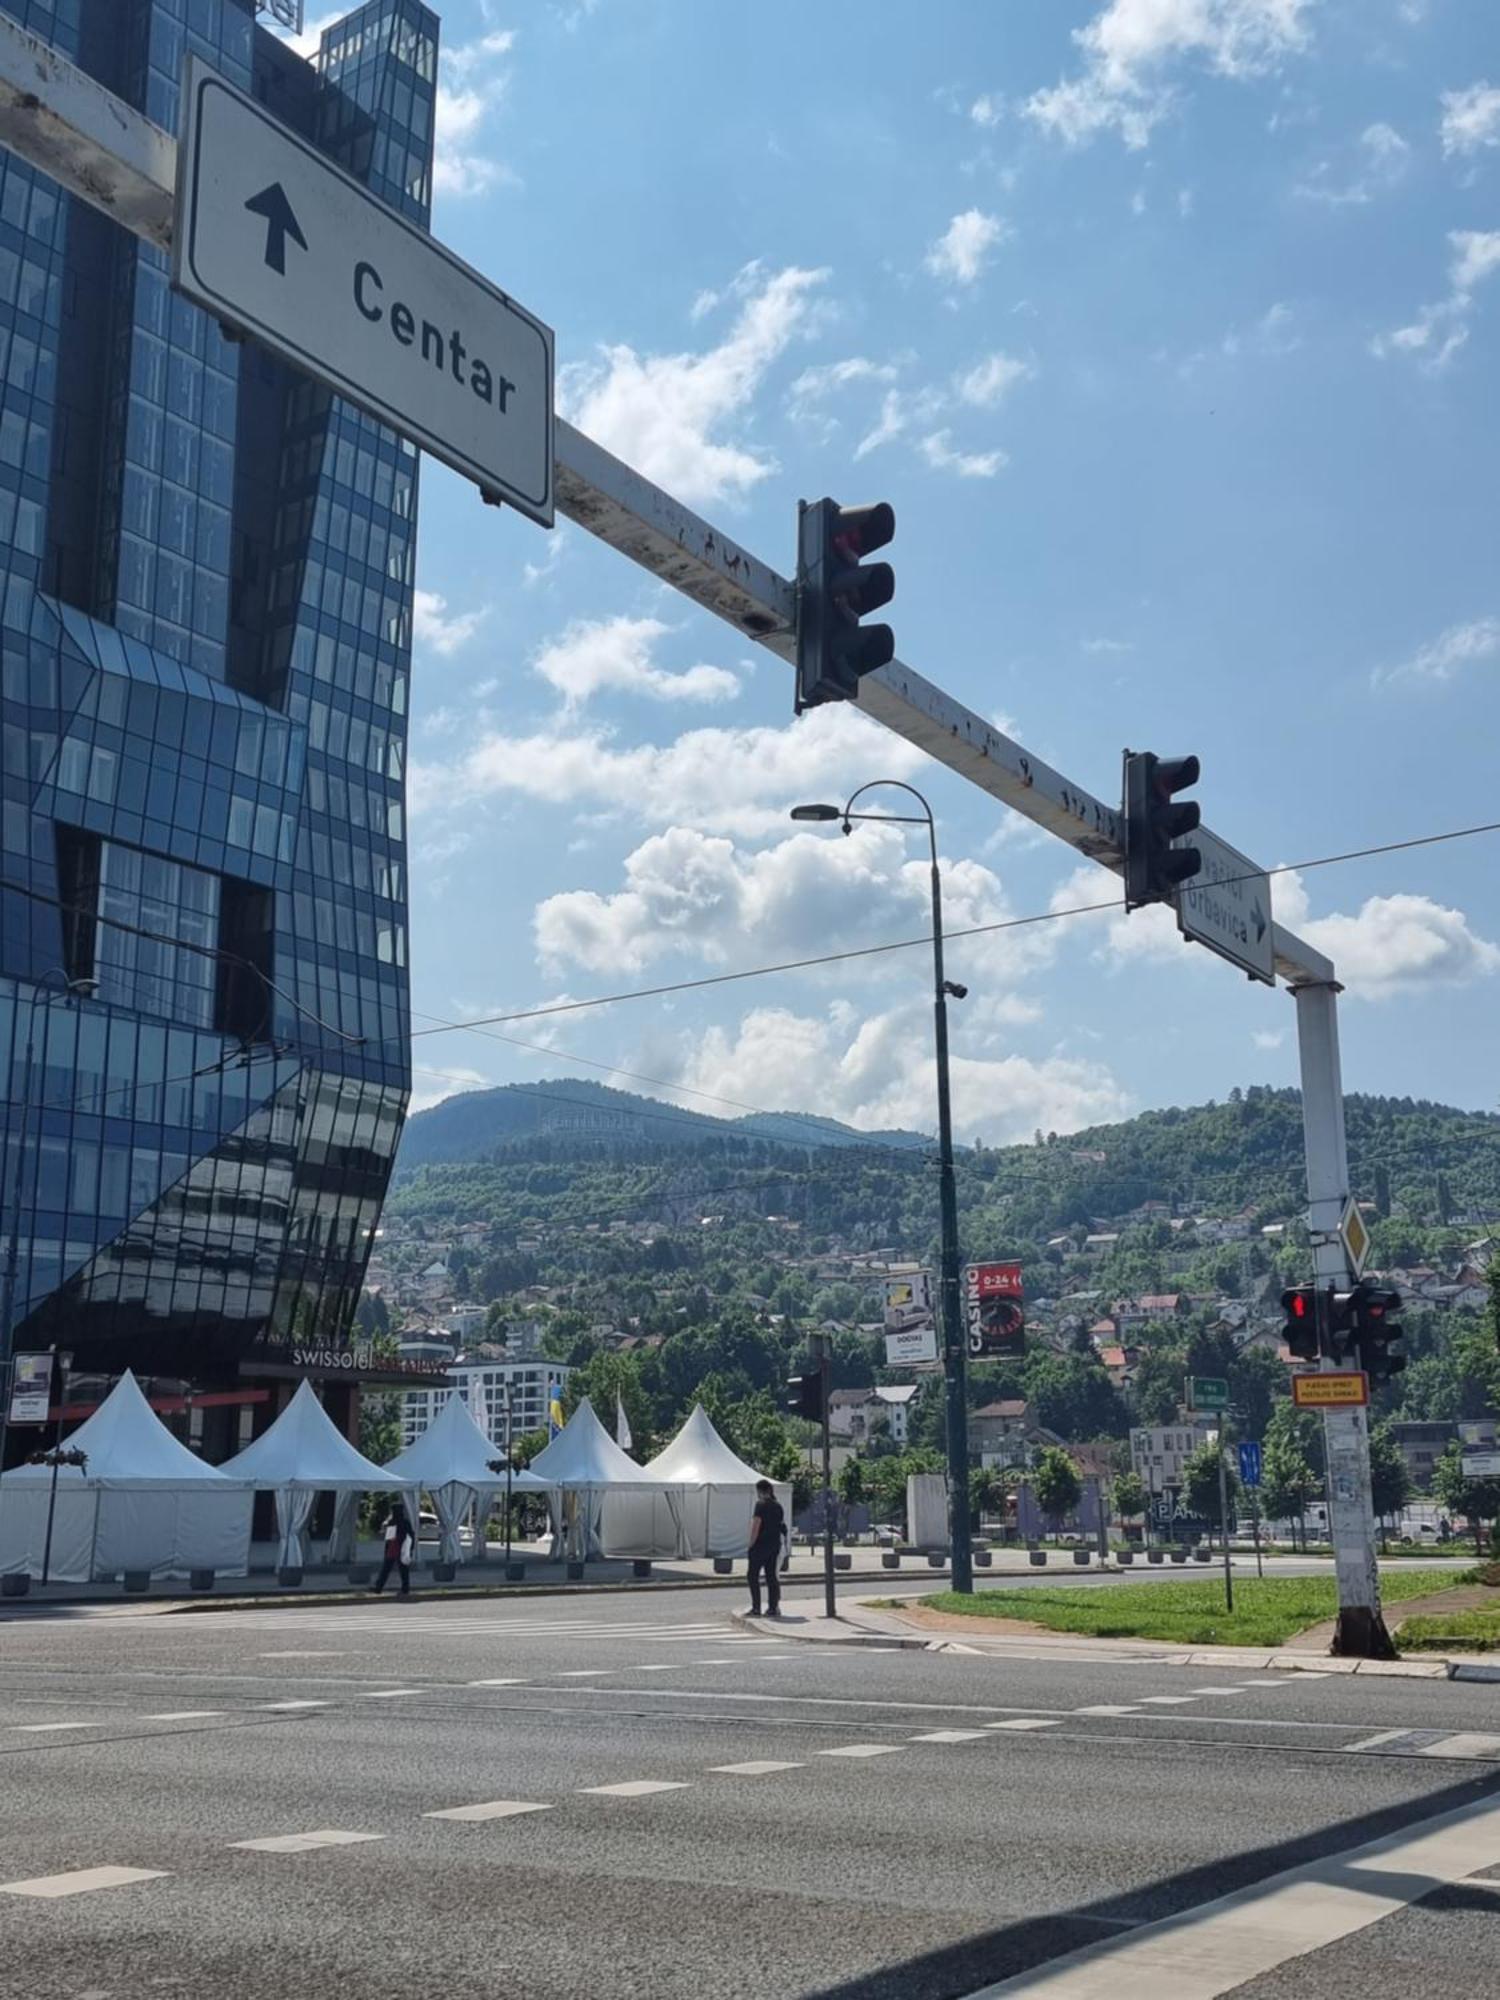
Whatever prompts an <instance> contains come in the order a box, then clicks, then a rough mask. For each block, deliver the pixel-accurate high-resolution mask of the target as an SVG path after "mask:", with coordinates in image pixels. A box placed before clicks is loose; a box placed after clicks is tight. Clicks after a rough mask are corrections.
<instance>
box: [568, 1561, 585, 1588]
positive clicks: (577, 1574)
mask: <svg viewBox="0 0 1500 2000" xmlns="http://www.w3.org/2000/svg"><path fill="white" fill-rule="evenodd" d="M568 1582H569V1583H582V1582H583V1564H582V1563H581V1562H570V1563H569V1564H568Z"/></svg>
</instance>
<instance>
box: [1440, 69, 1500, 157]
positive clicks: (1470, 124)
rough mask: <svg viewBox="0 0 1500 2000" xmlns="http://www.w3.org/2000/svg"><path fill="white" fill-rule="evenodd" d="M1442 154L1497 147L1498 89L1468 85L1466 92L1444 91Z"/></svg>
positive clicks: (1499, 134) (1482, 84)
mask: <svg viewBox="0 0 1500 2000" xmlns="http://www.w3.org/2000/svg"><path fill="white" fill-rule="evenodd" d="M1442 133H1443V151H1444V152H1445V153H1477V152H1478V151H1479V149H1480V147H1481V146H1500V90H1497V89H1496V87H1495V86H1494V84H1492V83H1485V82H1480V83H1471V84H1470V85H1469V87H1468V89H1467V90H1445V91H1444V92H1443V124H1442Z"/></svg>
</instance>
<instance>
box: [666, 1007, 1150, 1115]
mask: <svg viewBox="0 0 1500 2000" xmlns="http://www.w3.org/2000/svg"><path fill="white" fill-rule="evenodd" d="M962 1014H963V1008H962V1005H960V1006H959V1007H957V1008H955V1009H954V1010H953V1020H954V1034H955V1050H954V1054H953V1058H952V1062H951V1074H952V1084H953V1117H954V1125H955V1128H956V1130H957V1131H958V1133H959V1134H960V1136H961V1137H964V1138H978V1137H983V1138H984V1139H986V1140H989V1141H991V1142H992V1143H998V1142H1002V1141H1011V1140H1019V1139H1025V1138H1029V1137H1030V1136H1031V1134H1032V1133H1033V1132H1034V1131H1036V1130H1037V1129H1038V1128H1040V1129H1041V1130H1043V1131H1049V1132H1073V1131H1077V1130H1078V1129H1079V1128H1080V1127H1082V1126H1086V1125H1093V1124H1098V1123H1100V1122H1102V1121H1105V1120H1108V1119H1113V1118H1119V1117H1123V1116H1125V1115H1126V1114H1127V1112H1128V1110H1129V1108H1130V1106H1129V1099H1128V1098H1127V1097H1126V1095H1125V1093H1124V1091H1123V1090H1122V1089H1121V1088H1120V1086H1119V1084H1118V1083H1117V1082H1116V1080H1115V1078H1114V1077H1113V1076H1112V1075H1111V1073H1110V1072H1109V1070H1107V1069H1106V1068H1105V1067H1104V1066H1103V1065H1102V1064H1100V1063H1093V1062H1081V1061H1077V1060H1073V1059H1071V1058H1065V1057H1061V1056H1049V1057H1046V1058H1044V1059H1042V1060H1040V1061H1036V1060H1032V1059H1031V1058H1029V1057H1026V1056H1021V1055H1006V1056H998V1057H994V1056H990V1057H986V1056H975V1055H970V1054H967V1053H966V1052H965V1046H964V1034H965V1031H964V1028H963V1024H962ZM680 1059H681V1070H680V1075H679V1081H680V1084H681V1085H682V1086H683V1087H687V1088H692V1089H697V1090H707V1091H714V1092H718V1093H722V1094H724V1095H726V1096H731V1097H740V1098H748V1100H749V1101H750V1102H751V1103H755V1104H764V1105H766V1106H768V1107H789V1108H795V1109H796V1110H798V1111H806V1112H810V1113H814V1114H818V1115H822V1116H824V1117H832V1118H841V1119H843V1120H845V1121H846V1122H847V1123H849V1124H852V1125H857V1126H864V1127H868V1128H874V1129H880V1128H890V1127H893V1126H900V1127H903V1128H905V1129H906V1130H909V1131H931V1130H932V1127H933V1124H934V1122H935V1115H936V1114H935V1109H934V1107H935V1102H936V1095H935V1092H936V1085H935V1079H934V1068H933V1058H932V1053H931V1041H930V1030H929V1025H928V1020H927V1011H926V1009H925V1008H923V1007H920V1006H916V1005H913V1006H907V1007H896V1008H892V1009H890V1010H889V1011H888V1012H885V1013H880V1014H875V1015H872V1016H870V1017H868V1018H867V1019H864V1020H857V1017H855V1016H854V1015H853V1010H852V1009H850V1008H849V1007H848V1006H847V1005H846V1004H838V1003H836V1004H835V1005H834V1006H833V1007H831V1008H830V1009H829V1010H828V1012H827V1013H826V1014H824V1015H806V1014H797V1013H794V1012H793V1011H792V1010H791V1009H790V1008H786V1007H761V1008H756V1009H755V1010H754V1011H752V1012H750V1013H748V1014H746V1015H745V1016H744V1017H743V1019H741V1020H740V1021H739V1022H738V1023H737V1024H736V1026H735V1027H733V1028H732V1029H727V1028H722V1027H715V1028H710V1029H709V1030H708V1032H707V1033H706V1034H705V1035H703V1036H701V1037H700V1038H699V1039H698V1040H697V1041H696V1042H695V1043H692V1044H690V1045H688V1046H687V1047H685V1048H684V1049H683V1050H682V1051H681V1058H680Z"/></svg>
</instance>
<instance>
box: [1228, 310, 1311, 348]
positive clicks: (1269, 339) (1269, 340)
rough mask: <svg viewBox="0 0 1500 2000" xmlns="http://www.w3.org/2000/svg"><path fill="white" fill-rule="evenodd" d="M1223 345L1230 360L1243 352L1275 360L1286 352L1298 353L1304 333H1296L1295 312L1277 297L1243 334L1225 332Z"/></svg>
mask: <svg viewBox="0 0 1500 2000" xmlns="http://www.w3.org/2000/svg"><path fill="white" fill-rule="evenodd" d="M1223 345H1224V352H1225V354H1226V355H1227V356H1228V357H1229V358H1230V360H1234V359H1236V358H1237V357H1238V356H1239V355H1241V354H1259V355H1264V356H1267V357H1269V358H1273V359H1274V358H1275V357H1277V356H1280V355H1284V354H1295V353H1296V351H1297V349H1298V348H1299V347H1300V346H1301V345H1302V336H1301V334H1300V333H1298V332H1297V316H1296V314H1295V313H1294V312H1293V311H1292V308H1291V307H1290V306H1289V305H1287V304H1286V302H1285V300H1282V299H1278V300H1277V301H1276V303H1275V305H1273V306H1271V307H1269V308H1268V309H1267V311H1265V312H1263V313H1262V314H1261V316H1260V318H1259V319H1258V320H1256V322H1255V324H1254V325H1253V326H1252V327H1250V328H1248V329H1247V330H1246V331H1245V332H1244V333H1227V334H1225V336H1224V343H1223Z"/></svg>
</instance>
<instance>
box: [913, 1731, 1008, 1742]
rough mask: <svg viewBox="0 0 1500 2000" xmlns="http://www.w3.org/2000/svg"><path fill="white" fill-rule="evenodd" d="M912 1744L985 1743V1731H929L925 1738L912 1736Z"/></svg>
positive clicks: (986, 1733) (987, 1737)
mask: <svg viewBox="0 0 1500 2000" xmlns="http://www.w3.org/2000/svg"><path fill="white" fill-rule="evenodd" d="M909 1740H910V1741H911V1742H913V1743H986V1742H988V1741H989V1731H988V1730H987V1729H929V1730H928V1732H927V1734H926V1735H925V1736H913V1737H911V1738H910V1739H909Z"/></svg>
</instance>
